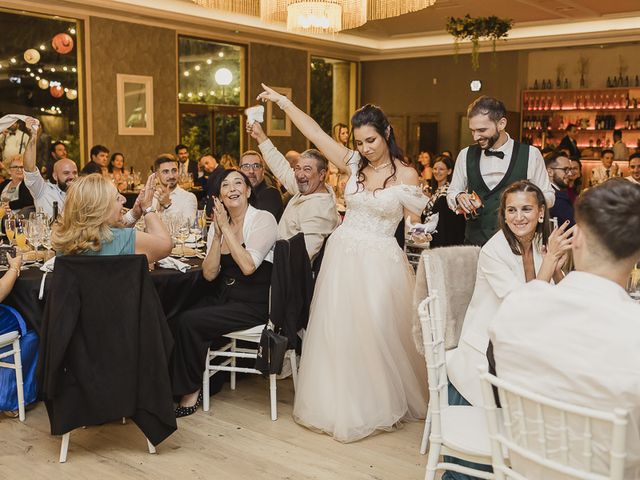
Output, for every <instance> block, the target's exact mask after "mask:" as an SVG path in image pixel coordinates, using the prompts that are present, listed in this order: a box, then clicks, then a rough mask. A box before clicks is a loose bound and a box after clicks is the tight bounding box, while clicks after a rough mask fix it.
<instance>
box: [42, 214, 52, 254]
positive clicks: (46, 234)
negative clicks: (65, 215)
mask: <svg viewBox="0 0 640 480" xmlns="http://www.w3.org/2000/svg"><path fill="white" fill-rule="evenodd" d="M41 242H42V246H43V247H44V248H45V249H46V250H47V251H46V254H45V260H48V259H49V251H50V250H51V226H50V225H49V222H45V223H44V224H42V238H41Z"/></svg>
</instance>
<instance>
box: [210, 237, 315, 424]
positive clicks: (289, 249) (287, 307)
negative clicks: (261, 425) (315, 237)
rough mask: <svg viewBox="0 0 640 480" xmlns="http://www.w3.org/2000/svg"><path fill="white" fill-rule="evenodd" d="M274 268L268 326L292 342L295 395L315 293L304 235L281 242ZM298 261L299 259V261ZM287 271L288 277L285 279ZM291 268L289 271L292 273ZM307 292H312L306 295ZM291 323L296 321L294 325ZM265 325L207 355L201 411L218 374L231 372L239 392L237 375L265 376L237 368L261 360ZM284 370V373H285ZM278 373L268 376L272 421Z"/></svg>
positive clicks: (236, 336) (232, 385)
mask: <svg viewBox="0 0 640 480" xmlns="http://www.w3.org/2000/svg"><path fill="white" fill-rule="evenodd" d="M274 251H275V253H274V259H273V263H274V267H273V274H272V277H271V289H270V291H269V319H268V320H267V325H268V326H269V327H271V328H273V327H275V329H276V330H277V331H279V332H280V333H281V334H283V335H284V336H286V337H287V338H288V340H289V343H288V347H289V348H288V349H287V351H286V353H285V356H284V361H285V362H287V361H288V362H289V366H290V367H291V376H292V379H293V389H294V392H295V389H296V386H297V381H298V365H297V363H298V362H297V358H296V348H297V347H298V346H299V344H300V341H301V332H303V331H304V327H306V325H307V320H308V315H309V304H310V303H311V295H312V293H313V289H312V287H310V286H311V285H313V276H312V270H311V263H310V261H309V257H308V254H307V250H306V248H305V243H304V235H303V234H302V233H299V234H297V235H296V236H294V237H292V238H290V239H288V240H278V241H277V242H276V246H275V249H274ZM296 257H297V258H296ZM296 260H298V261H296ZM281 267H284V271H286V272H288V274H285V275H283V274H282V273H283V268H281ZM289 267H290V269H289ZM307 288H311V290H310V291H307ZM289 320H293V323H295V325H293V324H292V323H291V322H289ZM264 328H265V325H257V326H255V327H253V328H249V329H246V330H240V331H236V332H231V333H229V334H226V335H224V337H225V338H226V339H227V340H229V341H228V342H226V343H225V345H223V346H222V347H220V348H217V349H215V350H212V349H211V348H210V349H209V350H208V351H207V356H206V360H205V368H204V372H203V375H202V409H203V410H204V411H205V412H208V411H209V406H210V401H209V393H210V378H211V377H212V376H213V375H215V374H216V373H218V372H230V377H231V379H230V388H231V390H235V388H236V374H237V373H251V374H258V375H262V374H263V373H262V372H261V371H260V370H257V369H255V368H251V367H243V366H238V364H237V362H238V359H251V360H255V359H256V358H257V356H258V348H259V344H260V337H261V335H262V330H263V329H264ZM239 341H240V342H248V343H250V344H253V345H255V347H253V346H250V347H246V346H239V345H238V342H239ZM283 370H284V369H283ZM277 377H278V374H277V373H270V374H269V397H270V404H271V406H270V411H271V420H274V421H275V420H277V419H278V410H277V385H276V380H277Z"/></svg>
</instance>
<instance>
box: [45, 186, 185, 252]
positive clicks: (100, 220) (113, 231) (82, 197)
mask: <svg viewBox="0 0 640 480" xmlns="http://www.w3.org/2000/svg"><path fill="white" fill-rule="evenodd" d="M154 182H155V175H151V176H150V177H149V179H148V180H147V184H146V186H145V187H144V189H143V192H142V194H141V195H140V206H141V208H142V212H143V215H144V219H145V224H146V227H147V232H146V233H145V232H138V231H136V230H135V229H134V228H121V227H122V225H123V223H122V205H123V204H124V197H123V196H122V195H120V193H118V191H117V190H116V187H115V186H114V185H113V183H112V182H111V181H109V179H107V178H105V177H103V176H102V175H100V174H97V173H94V174H91V175H87V176H86V177H82V178H80V179H78V180H76V181H75V182H73V184H72V185H71V186H70V187H69V190H68V191H67V197H66V201H65V205H64V212H63V215H62V218H61V220H58V222H57V223H56V224H55V225H54V227H53V232H52V238H51V239H52V246H53V248H54V250H55V251H56V253H57V254H59V255H74V254H75V255H133V254H144V255H146V256H147V258H148V260H149V262H155V261H157V260H160V259H161V258H164V257H166V256H167V255H169V254H170V253H171V248H172V241H171V236H170V235H169V232H168V231H167V228H166V227H165V225H164V223H163V222H162V220H161V219H160V216H159V215H158V214H157V212H156V210H155V208H154V207H153V206H152V201H153V194H154V189H153V185H154Z"/></svg>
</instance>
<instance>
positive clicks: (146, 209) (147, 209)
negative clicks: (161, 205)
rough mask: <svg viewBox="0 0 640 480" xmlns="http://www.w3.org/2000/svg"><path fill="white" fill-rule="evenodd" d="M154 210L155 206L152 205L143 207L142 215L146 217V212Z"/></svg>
mask: <svg viewBox="0 0 640 480" xmlns="http://www.w3.org/2000/svg"><path fill="white" fill-rule="evenodd" d="M154 212H156V207H154V206H153V205H152V206H150V207H147V208H145V209H144V210H142V216H143V217H146V216H147V213H154Z"/></svg>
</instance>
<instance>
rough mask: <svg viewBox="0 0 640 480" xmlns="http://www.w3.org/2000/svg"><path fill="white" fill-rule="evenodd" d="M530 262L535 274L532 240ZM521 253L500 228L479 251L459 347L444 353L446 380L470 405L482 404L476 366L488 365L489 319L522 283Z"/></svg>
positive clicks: (536, 261) (538, 262)
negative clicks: (517, 252)
mask: <svg viewBox="0 0 640 480" xmlns="http://www.w3.org/2000/svg"><path fill="white" fill-rule="evenodd" d="M533 263H534V267H535V271H536V273H537V272H538V271H539V270H540V266H541V265H542V255H541V253H540V249H539V247H538V246H536V243H535V242H534V248H533ZM525 282H526V278H525V274H524V263H523V262H522V256H520V255H516V254H514V253H513V252H512V251H511V247H509V243H508V242H507V239H506V237H505V236H504V233H503V232H502V230H498V232H497V233H496V234H495V235H494V236H493V237H491V238H490V239H489V241H488V242H487V243H486V244H485V245H484V247H482V250H480V257H479V258H478V270H477V275H476V285H475V287H474V289H473V296H472V297H471V302H469V308H467V313H466V314H465V316H464V323H463V324H462V332H461V333H460V341H459V342H458V347H457V348H455V349H454V350H450V351H448V352H447V374H448V376H449V380H450V381H451V383H452V384H453V386H454V387H456V389H457V390H458V391H459V392H460V394H461V395H462V396H463V397H464V398H465V399H467V401H468V402H469V403H471V405H475V406H480V405H482V390H481V386H480V377H479V376H478V369H477V365H479V364H484V365H486V364H487V357H486V354H487V347H488V346H489V321H490V320H491V319H492V318H493V316H494V315H495V313H496V311H497V310H498V308H499V307H500V304H501V303H502V300H503V299H504V297H506V296H507V294H509V293H510V292H511V291H513V290H514V289H516V288H518V287H520V286H521V285H524V284H525Z"/></svg>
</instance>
